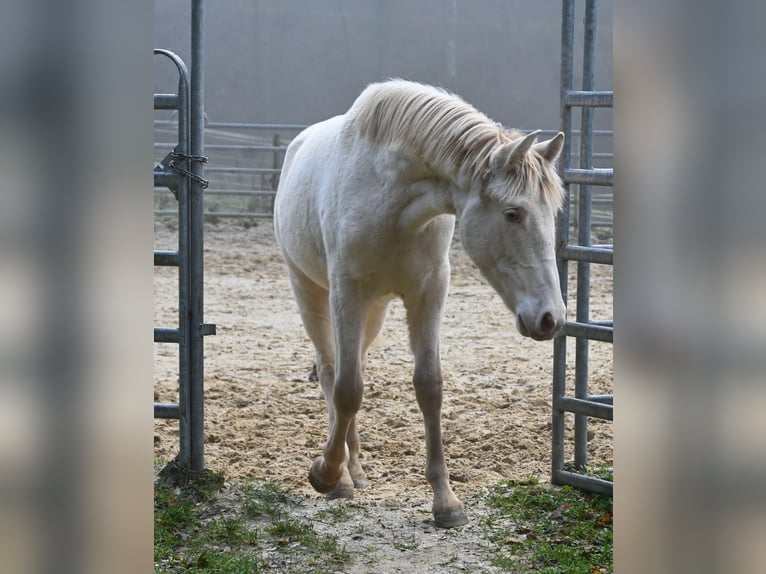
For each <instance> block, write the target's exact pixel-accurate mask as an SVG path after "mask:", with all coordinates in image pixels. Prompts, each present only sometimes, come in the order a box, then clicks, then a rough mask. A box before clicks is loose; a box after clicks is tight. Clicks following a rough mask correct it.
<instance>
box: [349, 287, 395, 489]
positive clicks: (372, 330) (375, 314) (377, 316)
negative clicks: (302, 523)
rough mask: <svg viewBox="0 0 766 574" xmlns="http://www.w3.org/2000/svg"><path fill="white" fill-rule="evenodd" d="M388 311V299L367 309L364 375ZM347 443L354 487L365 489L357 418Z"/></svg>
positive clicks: (363, 349)
mask: <svg viewBox="0 0 766 574" xmlns="http://www.w3.org/2000/svg"><path fill="white" fill-rule="evenodd" d="M387 311H388V300H387V299H384V300H380V301H378V302H375V303H373V304H372V305H370V307H369V308H368V309H367V314H366V317H365V322H364V343H363V345H362V374H364V371H365V366H366V364H367V350H368V349H369V348H370V345H371V344H372V342H373V341H374V340H375V337H377V336H378V333H380V328H381V327H382V326H383V321H384V320H385V318H386V312H387ZM346 443H347V444H348V451H349V457H348V471H349V473H350V474H351V478H352V480H353V481H354V486H355V487H356V488H364V487H366V486H367V475H366V474H365V472H364V470H363V469H362V464H361V463H360V462H359V452H360V451H361V443H360V442H359V431H358V430H357V426H356V416H354V418H353V419H351V424H350V425H349V427H348V433H347V435H346Z"/></svg>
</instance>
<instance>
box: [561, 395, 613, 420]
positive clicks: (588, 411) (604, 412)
mask: <svg viewBox="0 0 766 574" xmlns="http://www.w3.org/2000/svg"><path fill="white" fill-rule="evenodd" d="M553 408H554V409H556V410H559V411H566V412H568V413H575V414H578V415H586V416H589V417H596V418H599V419H604V420H608V421H611V420H613V419H612V416H613V414H612V413H613V411H614V406H612V405H610V404H605V403H602V402H596V401H587V400H585V399H576V398H574V397H554V399H553Z"/></svg>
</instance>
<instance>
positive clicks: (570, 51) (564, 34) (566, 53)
mask: <svg viewBox="0 0 766 574" xmlns="http://www.w3.org/2000/svg"><path fill="white" fill-rule="evenodd" d="M561 6H562V11H561V112H560V113H561V130H562V131H563V132H564V133H565V134H566V137H565V139H564V147H563V148H562V150H561V160H560V162H559V171H560V172H561V173H564V172H566V170H568V169H569V168H570V167H571V165H570V162H571V159H570V158H571V155H572V138H571V134H572V108H570V107H569V106H567V105H566V94H567V93H568V92H569V91H570V90H571V89H572V75H573V74H572V71H573V68H574V64H573V62H572V59H573V57H574V17H575V5H574V0H563V1H562V3H561ZM570 200H571V192H570V186H569V183H568V182H567V181H566V180H564V205H563V207H562V209H561V212H560V213H559V217H558V222H557V225H558V229H557V235H558V246H557V247H558V249H557V255H558V257H557V259H558V272H559V281H560V285H561V295H562V297H563V299H564V301H565V302H566V301H567V293H568V284H567V282H568V277H569V265H568V260H567V259H566V258H564V257H562V251H561V250H562V249H564V248H566V246H567V245H568V244H569V209H570V207H569V206H570ZM566 369H567V338H566V335H565V334H563V333H562V334H560V335H559V336H557V337H556V339H555V340H554V342H553V414H552V419H551V434H552V448H551V482H552V483H553V484H560V482H559V478H558V476H559V475H558V472H559V471H560V470H561V468H562V467H563V466H564V422H565V416H566V415H565V412H564V410H563V409H561V408H560V407H559V404H560V401H559V399H560V398H562V397H564V395H565V394H566Z"/></svg>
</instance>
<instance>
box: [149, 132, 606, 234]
mask: <svg viewBox="0 0 766 574" xmlns="http://www.w3.org/2000/svg"><path fill="white" fill-rule="evenodd" d="M305 127H306V126H304V125H295V124H250V123H227V122H209V123H207V124H206V126H205V153H206V155H207V156H208V158H209V161H208V163H207V165H206V168H205V177H206V178H207V179H208V181H209V186H208V188H207V189H206V190H205V218H206V219H208V220H210V219H225V218H253V219H254V218H270V217H271V216H272V213H273V209H274V197H275V195H276V191H277V185H278V184H279V174H280V172H281V170H282V162H283V161H284V157H285V152H286V150H287V146H288V145H289V143H290V141H291V140H292V139H293V138H294V137H295V136H296V135H297V134H298V133H300V132H301V131H302V130H303V129H304V128H305ZM556 131H557V130H547V131H544V132H543V136H542V137H544V136H545V135H548V136H550V135H552V134H554V133H555V132H556ZM177 133H178V129H177V124H176V122H175V121H173V120H172V119H170V120H156V121H155V122H154V136H155V137H154V141H155V144H154V161H155V165H156V164H158V163H159V162H160V161H162V159H163V158H164V157H165V156H167V154H168V153H170V152H171V151H172V149H173V147H174V146H175V138H176V137H177ZM578 135H579V133H578V132H575V133H574V134H573V136H574V138H577V137H578ZM594 136H595V139H594V150H595V151H594V153H593V163H594V165H593V166H592V167H595V168H611V167H612V151H611V146H612V132H611V130H596V131H595V133H594ZM572 149H575V150H576V149H579V143H578V142H577V141H574V142H573V146H572ZM577 161H579V158H577V155H576V154H575V155H573V162H577ZM573 165H576V163H573ZM573 187H575V186H573ZM577 195H578V194H576V193H575V194H573V198H572V202H571V204H572V210H573V217H572V219H571V221H572V222H573V225H575V226H576V225H577V219H576V214H577ZM612 207H613V195H612V188H611V187H610V188H595V189H594V192H593V215H592V221H591V225H592V227H593V228H602V229H603V233H606V234H611V228H612V226H613V218H612V215H613V212H612ZM154 213H155V216H167V215H176V214H177V206H176V201H175V198H174V197H173V195H172V193H171V192H170V191H169V190H167V189H166V188H160V187H157V188H155V190H154Z"/></svg>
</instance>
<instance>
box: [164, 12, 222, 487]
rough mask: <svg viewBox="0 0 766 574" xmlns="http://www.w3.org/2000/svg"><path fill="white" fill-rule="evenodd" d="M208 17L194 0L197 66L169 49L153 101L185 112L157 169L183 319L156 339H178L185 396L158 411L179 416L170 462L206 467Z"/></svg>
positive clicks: (169, 261)
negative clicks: (168, 67)
mask: <svg viewBox="0 0 766 574" xmlns="http://www.w3.org/2000/svg"><path fill="white" fill-rule="evenodd" d="M203 19H204V0H192V70H191V75H190V74H189V73H188V71H187V68H186V65H185V64H184V62H183V61H182V60H181V59H180V58H179V57H178V56H177V55H176V54H174V53H172V52H170V51H167V50H155V51H154V53H155V54H156V55H160V56H164V57H167V58H169V59H170V60H171V61H172V62H173V63H174V64H175V66H176V68H177V69H178V75H179V80H178V90H177V92H176V93H175V94H155V95H154V108H155V109H157V110H176V111H177V112H178V143H177V145H176V146H175V148H174V149H173V151H171V152H170V153H169V154H168V155H167V156H166V157H165V159H164V160H163V161H162V162H161V163H160V165H158V166H157V167H156V168H155V170H154V185H155V186H162V187H167V188H168V189H170V190H171V191H172V192H173V194H174V195H175V197H176V199H177V201H178V248H177V250H175V251H155V252H154V264H155V265H157V266H173V267H178V327H174V328H168V327H155V329H154V341H155V343H173V344H177V345H178V347H179V351H178V357H179V369H178V380H179V390H178V404H166V403H155V404H154V417H155V418H173V419H178V420H179V443H180V444H179V453H178V456H177V457H176V459H175V461H173V462H172V463H171V464H169V465H168V467H166V468H167V469H171V470H173V469H176V468H180V469H182V470H186V471H192V472H200V471H203V470H204V468H205V457H204V368H203V362H204V348H203V347H204V345H203V338H204V336H205V335H212V334H214V333H215V325H206V324H205V323H204V322H203V225H202V224H203V191H204V188H205V187H206V185H207V184H206V182H205V180H204V179H203V176H204V167H203V164H204V162H205V161H207V160H206V158H205V157H204V155H203V153H204V143H203V133H204V132H203V129H204V126H203V110H204V102H203V82H204V78H203V55H204V45H203Z"/></svg>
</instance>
